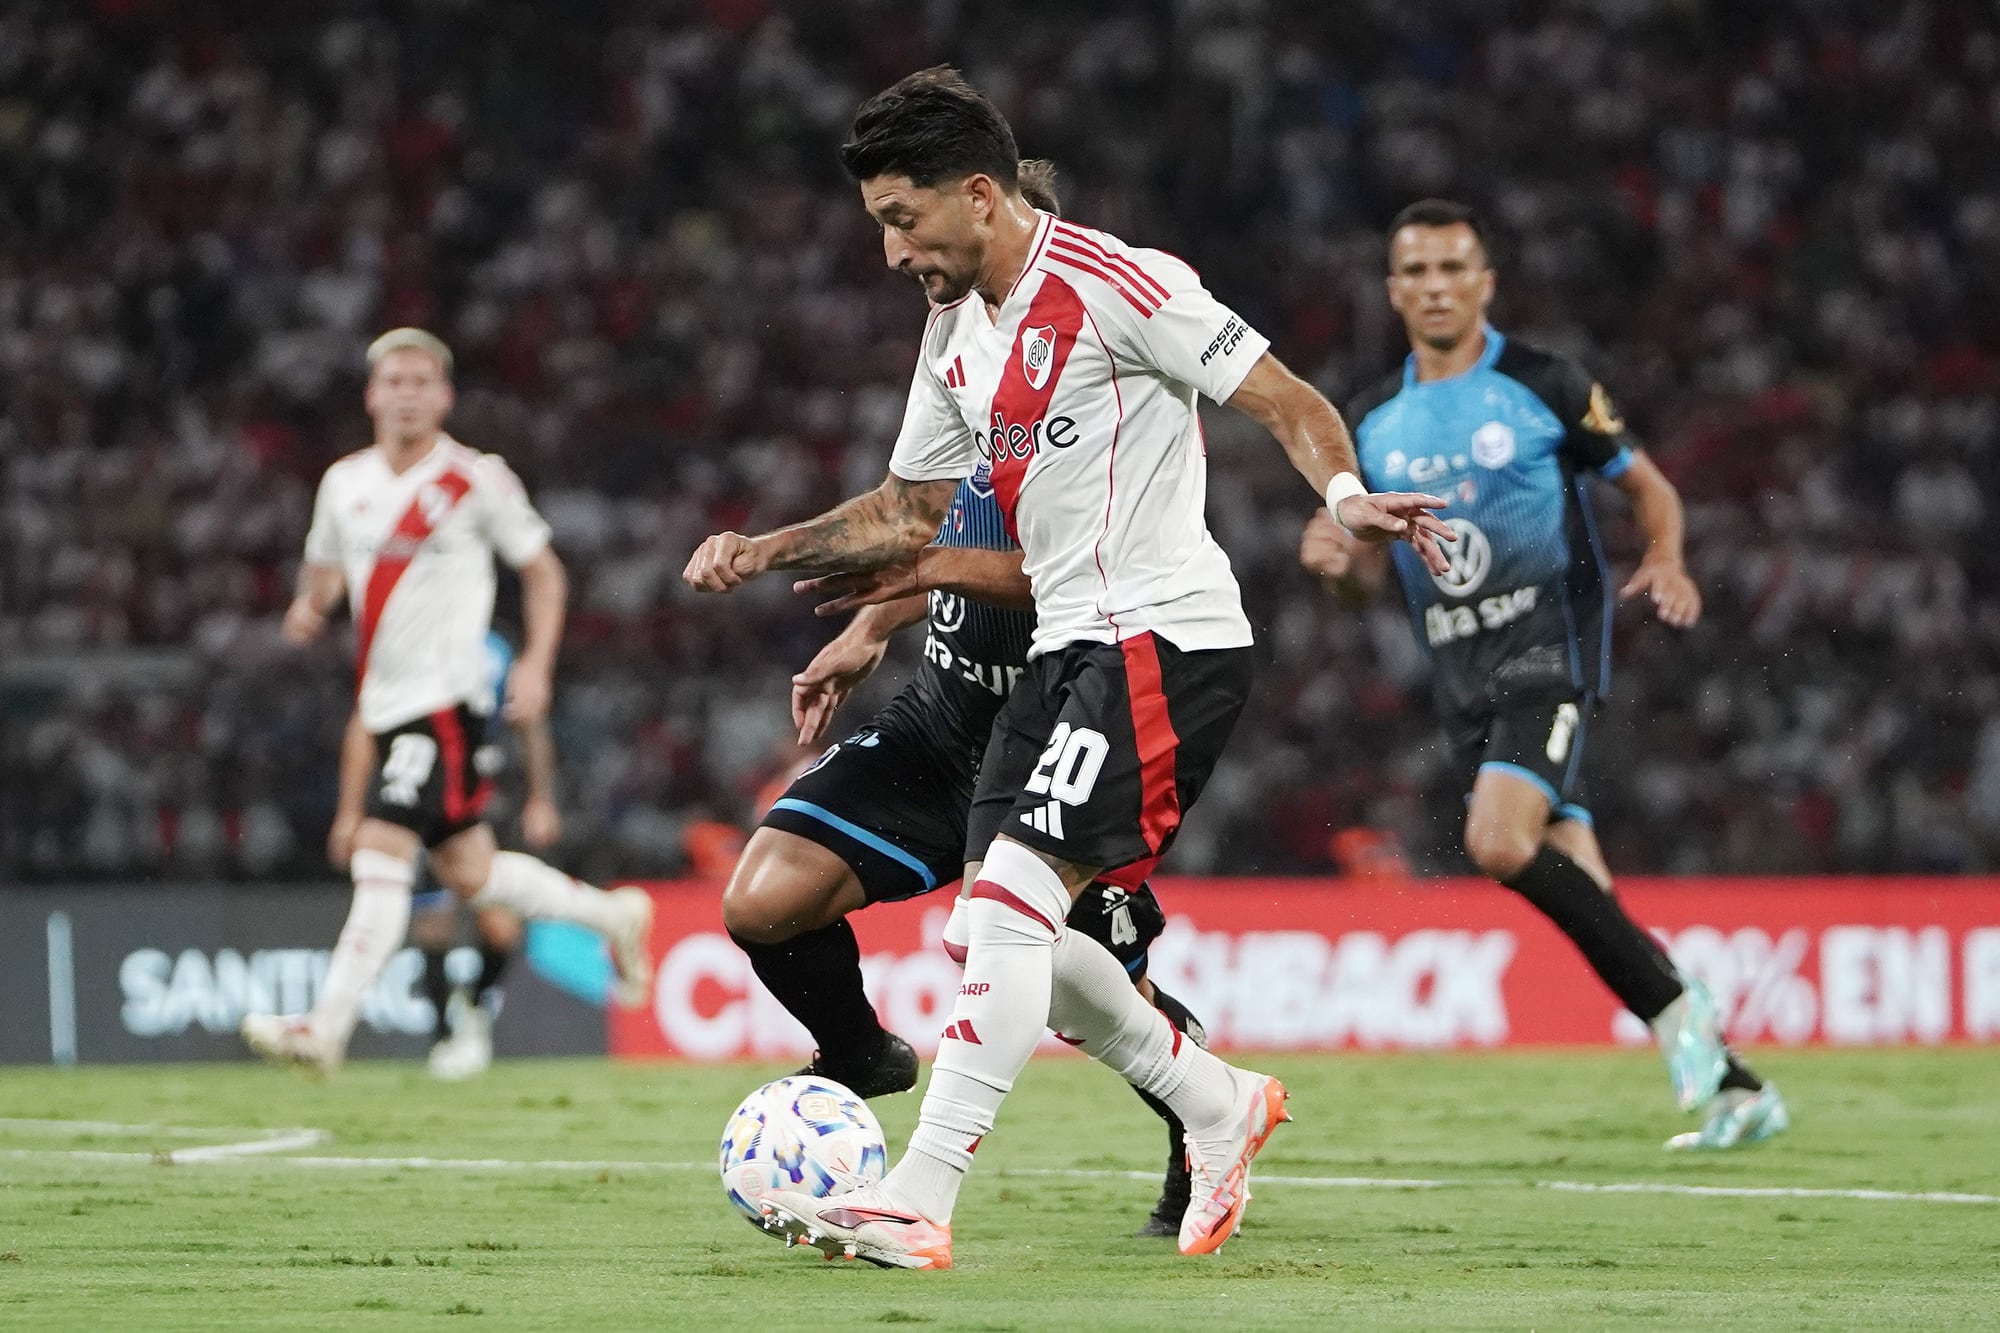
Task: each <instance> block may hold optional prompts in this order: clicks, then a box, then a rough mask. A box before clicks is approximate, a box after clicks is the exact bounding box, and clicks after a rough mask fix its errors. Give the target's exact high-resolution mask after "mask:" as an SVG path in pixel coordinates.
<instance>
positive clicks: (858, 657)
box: [792, 626, 889, 745]
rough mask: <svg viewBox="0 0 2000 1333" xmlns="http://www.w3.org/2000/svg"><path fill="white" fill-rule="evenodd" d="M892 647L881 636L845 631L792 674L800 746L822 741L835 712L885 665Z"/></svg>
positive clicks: (793, 711)
mask: <svg viewBox="0 0 2000 1333" xmlns="http://www.w3.org/2000/svg"><path fill="white" fill-rule="evenodd" d="M849 628H850V629H852V626H850V627H849ZM888 650H889V645H888V644H886V643H884V642H883V641H881V640H880V639H873V638H868V637H866V636H864V635H859V634H853V633H849V632H846V631H843V632H842V633H840V634H838V635H836V636H835V637H834V639H833V641H832V642H831V643H829V644H827V645H826V647H824V648H822V649H820V650H819V652H818V654H817V655H816V656H814V658H813V660H812V661H811V662H809V663H807V664H806V669H805V670H804V671H801V672H799V674H798V675H796V676H793V677H792V724H793V725H794V726H796V727H797V728H798V729H799V744H800V745H817V744H819V742H820V740H821V738H822V737H824V736H825V735H826V729H827V727H828V725H829V724H831V723H832V721H833V715H834V713H835V712H837V711H838V710H839V708H840V705H841V704H842V703H843V702H845V700H846V699H847V696H848V695H849V694H851V693H853V692H854V689H855V687H856V686H858V685H859V684H861V682H862V681H864V680H867V679H868V677H869V676H871V675H873V674H874V671H875V668H876V667H878V666H881V665H882V656H883V654H884V653H886V652H888Z"/></svg>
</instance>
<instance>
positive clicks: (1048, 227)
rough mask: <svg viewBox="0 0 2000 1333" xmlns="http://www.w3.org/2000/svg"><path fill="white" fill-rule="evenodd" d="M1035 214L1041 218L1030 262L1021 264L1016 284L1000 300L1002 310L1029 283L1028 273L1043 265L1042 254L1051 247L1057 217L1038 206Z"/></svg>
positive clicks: (1029, 256) (1029, 254)
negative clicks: (1050, 237) (1051, 236)
mask: <svg viewBox="0 0 2000 1333" xmlns="http://www.w3.org/2000/svg"><path fill="white" fill-rule="evenodd" d="M1035 216H1036V217H1038V218H1040V219H1041V222H1040V224H1039V225H1037V226H1036V228H1035V243H1034V244H1033V245H1032V246H1030V247H1028V262H1027V263H1025V264H1023V265H1021V276H1020V277H1018V278H1016V279H1014V285H1013V286H1012V287H1009V288H1008V289H1007V295H1006V297H1005V298H1004V299H1003V300H1002V301H1001V302H1000V309H1002V310H1005V309H1006V308H1007V307H1008V306H1009V305H1011V304H1012V303H1013V300H1014V298H1015V296H1017V295H1018V294H1019V293H1020V291H1021V289H1022V288H1023V287H1025V286H1027V285H1028V275H1029V274H1030V273H1033V272H1034V271H1035V270H1036V269H1037V268H1039V267H1041V263H1042V254H1043V252H1044V251H1046V250H1047V249H1048V247H1049V233H1051V232H1053V231H1054V230H1055V226H1056V219H1055V215H1054V214H1053V213H1044V212H1042V210H1041V209H1039V208H1038V209H1036V210H1035Z"/></svg>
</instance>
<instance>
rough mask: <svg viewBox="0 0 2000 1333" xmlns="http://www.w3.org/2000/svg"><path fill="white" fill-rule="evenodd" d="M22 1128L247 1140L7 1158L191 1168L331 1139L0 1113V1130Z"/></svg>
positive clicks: (303, 1132) (315, 1133)
mask: <svg viewBox="0 0 2000 1333" xmlns="http://www.w3.org/2000/svg"><path fill="white" fill-rule="evenodd" d="M10 1129H11V1130H25V1131H27V1132H30V1133H40V1134H102V1135H107V1136H109V1135H125V1136H138V1135H150V1136H152V1137H155V1138H177V1139H206V1138H213V1137H215V1136H216V1135H218V1134H242V1135H248V1136H249V1137H247V1138H240V1139H231V1140H229V1141H227V1142H223V1143H205V1144H199V1145H197V1146H195V1147H191V1148H170V1149H168V1150H167V1151H165V1152H112V1151H105V1150H99V1149H86V1148H75V1149H60V1148H54V1149H48V1148H44V1149H35V1148H16V1149H13V1150H12V1151H9V1152H8V1153H6V1154H5V1155H6V1156H8V1157H48V1156H56V1157H68V1158H72V1159H74V1160H77V1161H86V1162H124V1161H136V1162H157V1163H159V1164H161V1165H173V1166H194V1165H197V1164H199V1163H202V1162H226V1161H232V1160H234V1159H236V1158H241V1157H258V1156H268V1155H269V1154H271V1153H285V1152H293V1151H296V1150H297V1149H300V1148H316V1147H318V1146H319V1145H320V1144H322V1143H328V1142H331V1141H332V1139H333V1135H331V1134H329V1133H327V1131H325V1130H323V1129H304V1128H300V1129H251V1128H248V1127H246V1126H227V1125H216V1126H213V1127H210V1128H202V1127H199V1126H194V1125H156V1124H132V1123H128V1122H125V1121H120V1120H47V1119H29V1118H26V1117H19V1118H12V1117H0V1132H4V1131H6V1130H10Z"/></svg>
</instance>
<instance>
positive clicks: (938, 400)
mask: <svg viewBox="0 0 2000 1333" xmlns="http://www.w3.org/2000/svg"><path fill="white" fill-rule="evenodd" d="M936 328H937V321H936V320H933V321H932V322H931V324H930V325H929V327H927V328H926V329H925V330H924V345H923V347H922V348H921V349H920V350H919V352H918V354H917V371H916V374H915V375H913V376H912V377H911V379H910V400H909V402H908V403H907V404H906V405H905V406H904V408H903V428H902V430H900V431H898V432H897V434H896V448H895V451H894V452H893V453H892V454H890V456H889V471H891V472H893V473H895V474H896V475H897V476H899V477H901V478H902V479H903V480H904V481H957V480H958V479H960V478H961V477H969V476H971V475H972V473H973V469H974V468H976V467H977V466H978V464H979V454H978V448H977V445H976V444H975V442H974V440H973V438H972V431H971V430H970V429H969V428H967V426H966V424H965V418H963V417H961V416H960V415H959V414H958V407H957V405H956V404H954V403H953V402H952V401H951V395H950V394H949V393H947V392H946V391H945V387H944V385H943V384H941V383H939V382H938V377H937V376H936V375H934V374H932V373H931V368H930V364H929V358H930V340H931V335H932V333H933V332H934V331H935V330H936Z"/></svg>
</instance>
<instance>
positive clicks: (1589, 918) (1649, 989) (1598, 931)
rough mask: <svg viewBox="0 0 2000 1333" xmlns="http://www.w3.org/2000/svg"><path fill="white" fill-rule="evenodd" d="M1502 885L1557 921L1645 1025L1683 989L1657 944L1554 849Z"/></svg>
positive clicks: (1614, 898) (1564, 932)
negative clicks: (1645, 1022)
mask: <svg viewBox="0 0 2000 1333" xmlns="http://www.w3.org/2000/svg"><path fill="white" fill-rule="evenodd" d="M1501 882H1502V883H1504V884H1505V885H1506V886H1507V887H1508V888H1510V889H1512V890H1513V891H1514V892H1516V893H1518V894H1520V895H1521V896H1522V897H1523V898H1526V899H1527V900H1528V901H1529V902H1530V903H1532V904H1534V906H1535V908H1536V910H1537V911H1539V912H1541V914H1542V915H1543V916H1546V917H1547V918H1548V919H1549V920H1551V921H1553V922H1555V923H1556V925H1557V926H1558V927H1559V928H1560V929H1561V930H1562V933H1563V934H1565V935H1567V936H1569V937H1570V940H1571V941H1572V942H1573V943H1574V944H1575V945H1576V947H1577V948H1578V949H1579V950H1581V951H1582V953H1583V957H1584V960H1585V961H1586V962H1588V963H1589V964H1590V966H1591V970H1592V971H1594V972H1596V973H1597V975H1598V976H1599V977H1601V978H1602V979H1603V981H1604V984H1605V985H1607V986H1609V987H1610V988H1611V990H1612V993H1613V994H1615V995H1616V996H1617V997H1618V998H1619V999H1620V1000H1621V1001H1623V1002H1624V1005H1625V1007H1626V1008H1627V1009H1630V1010H1631V1011H1632V1012H1633V1013H1635V1014H1637V1015H1638V1016H1639V1017H1640V1018H1642V1019H1644V1020H1645V1021H1647V1022H1648V1023H1650V1022H1652V1021H1653V1020H1654V1019H1655V1018H1658V1017H1659V1016H1660V1011H1661V1010H1662V1009H1665V1008H1666V1007H1667V1006H1668V1005H1670V1004H1672V1003H1673V1002H1674V1001H1675V1000H1676V999H1678V998H1680V994H1681V992H1682V991H1684V990H1685V989H1687V988H1686V986H1685V985H1684V984H1683V983H1682V981H1681V975H1680V972H1679V971H1678V970H1676V969H1675V967H1674V964H1673V960H1671V959H1670V958H1668V957H1667V955H1666V953H1665V951H1664V950H1662V949H1661V948H1660V945H1659V942H1658V941H1657V940H1655V939H1654V938H1653V937H1652V936H1651V935H1649V934H1647V933H1646V930H1645V928H1644V927H1643V926H1641V925H1639V924H1638V923H1637V922H1636V921H1634V920H1633V919H1632V918H1631V917H1630V916H1627V915H1626V913H1625V908H1624V906H1623V905H1622V904H1620V903H1619V901H1618V899H1617V898H1616V897H1615V896H1614V895H1612V894H1610V893H1607V892H1605V891H1604V890H1603V889H1602V888H1599V887H1598V884H1597V881H1596V880H1594V879H1592V878H1591V877H1590V875H1589V874H1588V873H1587V872H1586V871H1585V870H1584V869H1583V867H1582V866H1579V865H1578V864H1577V863H1576V862H1574V861H1572V860H1570V859H1569V858H1568V857H1567V856H1564V855H1563V854H1562V853H1561V852H1559V851H1557V850H1556V849H1555V848H1553V847H1547V846H1545V847H1543V848H1542V850H1541V852H1540V853H1539V854H1538V855H1537V856H1536V857H1535V859H1534V860H1533V861H1530V862H1529V863H1528V867H1527V869H1525V870H1523V871H1522V872H1521V873H1520V874H1518V875H1516V876H1514V877H1513V878H1512V879H1510V880H1503V881H1501Z"/></svg>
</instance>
